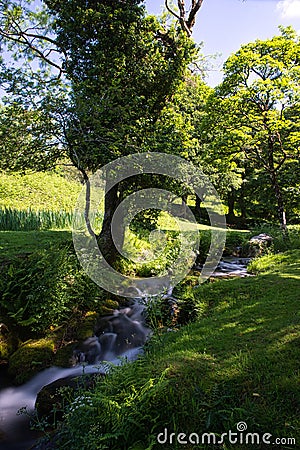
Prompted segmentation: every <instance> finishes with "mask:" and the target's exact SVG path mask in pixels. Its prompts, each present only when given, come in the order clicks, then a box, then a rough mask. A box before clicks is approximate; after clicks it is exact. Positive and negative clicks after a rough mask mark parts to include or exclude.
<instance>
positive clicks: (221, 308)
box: [56, 251, 300, 450]
mask: <svg viewBox="0 0 300 450" xmlns="http://www.w3.org/2000/svg"><path fill="white" fill-rule="evenodd" d="M299 257H300V254H299V251H297V252H293V253H287V254H285V255H283V258H284V259H285V260H286V263H285V264H284V266H283V265H281V266H280V272H274V271H273V270H272V269H271V270H270V272H269V273H267V274H265V275H261V276H258V277H255V278H247V279H236V280H226V281H218V282H214V283H209V284H206V285H204V286H201V287H199V288H198V289H197V290H195V296H196V298H197V299H198V301H199V303H201V304H203V302H205V303H206V304H207V305H208V309H207V311H206V314H205V316H204V317H203V316H202V315H201V316H200V317H201V320H200V321H198V322H196V323H193V324H190V325H188V326H184V327H182V328H181V329H180V330H178V331H176V332H169V333H165V334H163V335H162V336H161V337H160V339H159V340H157V339H154V340H153V341H152V342H150V343H149V344H148V346H147V352H146V354H145V356H144V357H142V358H141V359H140V360H138V361H136V362H133V363H131V364H127V365H125V366H123V367H120V368H116V369H114V370H112V372H111V374H110V376H109V377H107V378H106V379H105V381H104V383H100V384H97V385H96V387H95V389H94V390H92V391H90V392H89V394H88V395H89V398H90V401H89V403H88V404H85V403H84V402H83V403H82V404H81V405H80V408H77V409H73V410H68V411H66V422H65V425H63V426H62V428H61V429H59V430H58V436H57V437H56V439H58V442H59V445H60V446H61V448H63V445H64V444H65V443H67V442H68V445H71V446H72V448H74V450H76V449H81V448H87V449H88V448H103V449H105V448H109V449H122V448H124V449H125V448H126V449H129V448H132V449H133V448H143V449H145V448H152V449H156V448H157V449H158V448H160V447H161V445H160V444H158V442H157V435H158V434H159V433H161V432H163V431H164V428H167V429H168V431H169V435H170V433H172V432H174V433H176V434H178V433H180V432H184V433H186V434H187V435H189V434H190V433H198V434H199V436H200V439H201V434H202V433H205V432H214V433H217V434H218V435H220V434H221V433H223V432H228V431H229V430H230V429H231V430H236V424H237V422H239V421H245V422H246V423H247V425H248V430H247V431H248V432H257V433H262V434H263V433H266V432H269V433H271V434H272V435H273V437H278V436H280V437H293V438H295V439H296V441H297V439H299V433H298V430H299V418H298V414H297V411H298V405H299V401H300V391H299V384H298V382H297V368H298V361H299V357H300V354H299V346H298V345H297V343H298V341H299V338H300V329H299V325H300V316H299V313H298V309H299V308H298V294H297V292H298V289H299ZM296 261H298V263H297V264H298V265H293V264H294V263H295V262H296ZM283 399H284V401H283ZM82 428H84V430H85V432H84V433H82V432H81V431H82ZM164 446H165V448H170V449H174V448H181V447H182V444H178V443H177V442H176V440H175V441H173V443H172V444H168V443H166V444H165V445H164ZM226 446H227V448H228V449H231V448H232V449H233V448H237V449H238V450H243V449H244V445H240V444H235V445H230V444H227V443H226ZM199 448H203V449H205V448H211V446H209V445H202V446H201V445H199ZM257 448H263V447H262V446H257Z"/></svg>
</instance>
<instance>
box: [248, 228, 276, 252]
mask: <svg viewBox="0 0 300 450" xmlns="http://www.w3.org/2000/svg"><path fill="white" fill-rule="evenodd" d="M272 242H273V238H272V236H269V235H268V234H266V233H261V234H259V235H257V236H253V237H252V238H251V239H250V240H249V252H248V256H249V257H250V258H254V257H256V256H259V255H261V254H262V253H263V252H264V251H265V249H266V248H267V247H270V245H271V244H272Z"/></svg>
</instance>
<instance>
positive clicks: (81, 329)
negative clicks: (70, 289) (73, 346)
mask: <svg viewBox="0 0 300 450" xmlns="http://www.w3.org/2000/svg"><path fill="white" fill-rule="evenodd" d="M97 319H98V314H97V313H96V312H95V311H89V312H87V313H86V314H85V316H84V318H83V319H82V322H81V323H80V324H79V325H78V328H77V331H76V339H77V340H79V341H81V340H82V341H84V340H85V339H87V338H88V337H90V336H93V334H94V330H95V325H96V322H97Z"/></svg>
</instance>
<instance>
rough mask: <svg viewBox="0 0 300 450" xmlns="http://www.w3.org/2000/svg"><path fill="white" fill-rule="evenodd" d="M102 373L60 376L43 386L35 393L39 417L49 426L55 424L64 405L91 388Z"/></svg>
mask: <svg viewBox="0 0 300 450" xmlns="http://www.w3.org/2000/svg"><path fill="white" fill-rule="evenodd" d="M104 376H105V375H104V374H101V373H100V374H98V373H93V374H83V375H80V376H72V375H71V376H68V377H65V378H60V379H58V380H56V381H53V382H52V383H50V384H48V385H46V386H44V387H43V388H42V389H41V390H40V392H39V393H38V395H37V398H36V402H35V408H36V410H37V414H38V416H39V418H40V419H41V418H43V419H47V422H48V424H49V425H50V426H55V425H56V423H57V421H59V420H61V419H62V418H63V415H64V413H65V410H66V406H67V405H68V404H70V403H71V402H72V401H73V399H74V397H75V395H78V393H80V392H82V393H83V392H85V391H86V390H89V389H92V388H93V387H94V386H95V384H96V382H97V381H99V380H101V379H103V377H104Z"/></svg>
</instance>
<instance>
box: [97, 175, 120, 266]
mask: <svg viewBox="0 0 300 450" xmlns="http://www.w3.org/2000/svg"><path fill="white" fill-rule="evenodd" d="M119 204H120V192H119V184H116V185H114V186H113V187H112V188H111V189H110V190H109V191H107V192H106V194H105V206H104V218H103V223H102V229H101V232H100V234H99V236H98V239H97V240H98V245H99V248H100V251H101V253H102V255H103V256H104V258H105V259H106V261H107V262H108V264H110V265H114V263H115V262H116V260H117V259H118V256H119V252H118V250H117V249H116V246H115V244H114V240H113V237H112V232H111V223H112V218H113V215H114V213H115V211H116V209H117V207H118V205H119ZM115 238H117V240H118V243H119V245H120V247H121V248H122V246H123V242H124V230H123V223H118V224H117V229H116V233H115Z"/></svg>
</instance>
